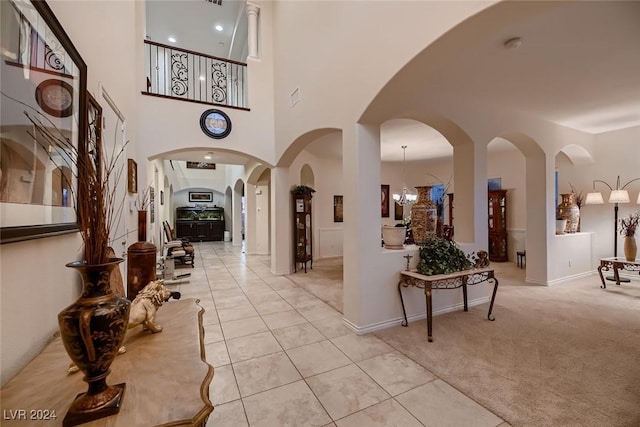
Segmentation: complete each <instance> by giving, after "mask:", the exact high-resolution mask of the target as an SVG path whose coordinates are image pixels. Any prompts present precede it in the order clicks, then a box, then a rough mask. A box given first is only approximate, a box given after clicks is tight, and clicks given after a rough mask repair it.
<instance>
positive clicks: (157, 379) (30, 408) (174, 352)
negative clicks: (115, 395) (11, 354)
mask: <svg viewBox="0 0 640 427" xmlns="http://www.w3.org/2000/svg"><path fill="white" fill-rule="evenodd" d="M198 302H199V300H195V299H185V300H180V301H170V302H167V303H165V304H164V305H163V306H162V307H160V308H159V309H158V314H157V317H156V319H157V323H158V324H159V325H161V326H163V328H164V329H163V331H162V332H160V333H157V334H152V333H150V332H147V331H143V330H142V327H141V326H137V327H136V328H133V329H131V330H129V331H128V332H127V336H126V338H125V342H124V345H125V346H126V348H127V352H126V353H124V354H122V355H119V356H117V357H116V359H115V360H114V362H113V364H112V365H111V374H110V375H109V377H107V383H108V384H118V383H123V382H124V383H126V389H125V393H124V397H123V399H122V404H121V407H120V412H119V413H118V414H116V415H112V416H110V417H105V418H101V419H99V420H95V421H92V422H89V423H86V424H82V425H83V426H87V427H93V426H109V427H111V426H127V427H129V426H141V425H144V426H169V425H171V426H204V425H205V424H206V422H207V418H208V417H209V414H210V413H211V411H213V405H212V404H211V401H210V400H209V384H210V383H211V380H212V378H213V367H212V366H210V365H209V364H208V363H207V362H206V361H205V352H204V329H203V327H202V314H203V313H204V309H203V308H202V307H200V306H199V305H197V304H198ZM69 363H70V359H69V356H67V353H66V351H65V350H64V347H63V345H62V341H61V339H60V337H57V338H55V339H54V340H53V341H52V342H51V343H50V344H49V345H48V346H47V347H46V348H45V349H44V350H43V351H42V352H41V353H40V354H39V355H38V356H37V357H36V358H35V359H33V360H32V361H31V362H30V363H29V364H28V365H27V366H26V367H25V368H24V369H23V370H22V371H21V372H20V373H19V374H18V375H16V376H15V377H14V378H13V379H11V381H9V382H8V383H7V384H6V386H5V387H4V388H3V389H2V390H1V391H0V402H1V403H0V408H1V409H2V414H3V415H2V422H1V423H2V425H3V426H5V425H6V426H13V425H16V426H26V425H29V426H40V425H42V426H59V425H62V420H63V418H64V416H65V414H66V413H67V409H68V408H69V405H71V402H72V401H73V399H74V398H75V397H76V395H77V394H78V393H83V392H85V391H86V390H87V383H85V382H84V381H82V377H83V374H82V372H76V373H75V374H67V368H68V367H69ZM53 416H55V418H53Z"/></svg>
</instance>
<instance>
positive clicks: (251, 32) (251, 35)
mask: <svg viewBox="0 0 640 427" xmlns="http://www.w3.org/2000/svg"><path fill="white" fill-rule="evenodd" d="M259 14H260V8H259V7H258V6H257V5H256V4H254V3H247V18H248V21H249V23H248V26H249V28H248V44H249V57H250V58H258V15H259Z"/></svg>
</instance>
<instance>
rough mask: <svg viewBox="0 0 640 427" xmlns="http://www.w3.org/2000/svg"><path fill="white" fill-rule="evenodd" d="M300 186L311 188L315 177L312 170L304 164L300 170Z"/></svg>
mask: <svg viewBox="0 0 640 427" xmlns="http://www.w3.org/2000/svg"><path fill="white" fill-rule="evenodd" d="M300 184H301V185H306V186H307V187H311V188H313V187H314V186H315V176H314V174H313V169H311V166H309V165H308V164H304V165H303V166H302V167H301V168H300Z"/></svg>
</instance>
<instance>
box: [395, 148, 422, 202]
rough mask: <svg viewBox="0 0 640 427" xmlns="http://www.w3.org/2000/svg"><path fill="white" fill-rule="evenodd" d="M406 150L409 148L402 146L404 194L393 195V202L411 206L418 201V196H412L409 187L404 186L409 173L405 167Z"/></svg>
mask: <svg viewBox="0 0 640 427" xmlns="http://www.w3.org/2000/svg"><path fill="white" fill-rule="evenodd" d="M406 150H407V146H406V145H403V146H402V181H403V183H402V194H396V193H394V194H393V200H394V201H395V202H396V203H397V204H399V205H401V206H406V205H409V204H411V203H413V202H415V201H416V200H417V199H418V196H417V195H415V194H411V193H410V192H409V190H408V189H407V186H406V185H405V184H404V182H406V181H405V175H406V171H407V168H406V167H405V162H406V161H407V154H406Z"/></svg>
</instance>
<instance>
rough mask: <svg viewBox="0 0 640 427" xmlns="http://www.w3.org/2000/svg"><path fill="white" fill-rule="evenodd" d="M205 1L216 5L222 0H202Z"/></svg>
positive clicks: (219, 4)
mask: <svg viewBox="0 0 640 427" xmlns="http://www.w3.org/2000/svg"><path fill="white" fill-rule="evenodd" d="M204 1H206V2H207V3H213V4H217V5H218V6H222V0H204Z"/></svg>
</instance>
